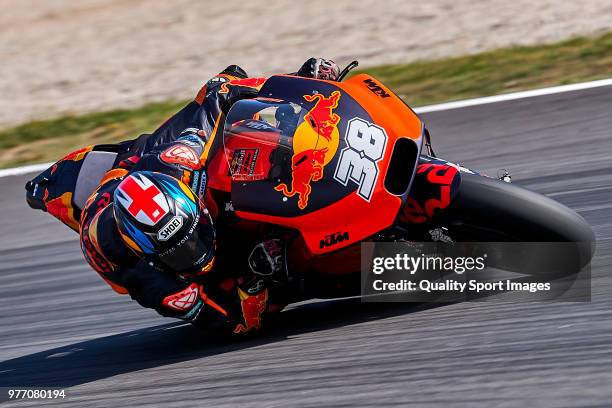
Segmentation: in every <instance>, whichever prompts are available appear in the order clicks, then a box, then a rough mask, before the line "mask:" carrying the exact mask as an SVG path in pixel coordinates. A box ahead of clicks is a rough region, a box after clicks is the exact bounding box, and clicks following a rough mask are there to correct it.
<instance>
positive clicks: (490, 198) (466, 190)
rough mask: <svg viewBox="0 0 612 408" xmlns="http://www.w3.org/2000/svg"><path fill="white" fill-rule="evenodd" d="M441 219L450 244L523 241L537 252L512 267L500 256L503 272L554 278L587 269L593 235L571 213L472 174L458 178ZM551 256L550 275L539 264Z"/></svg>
mask: <svg viewBox="0 0 612 408" xmlns="http://www.w3.org/2000/svg"><path fill="white" fill-rule="evenodd" d="M443 218H444V221H443V224H444V225H445V226H447V228H448V230H449V234H450V236H451V237H452V238H453V240H455V241H464V242H465V241H467V242H524V243H532V244H525V247H526V248H527V247H529V246H531V247H532V248H537V250H535V251H534V250H531V251H527V252H530V253H532V254H533V256H531V257H529V258H525V257H521V256H518V255H517V256H515V257H513V258H515V259H513V260H512V263H513V264H512V265H508V259H507V257H505V258H504V265H500V266H503V267H504V268H506V269H509V270H514V271H523V272H526V273H530V274H532V273H535V274H539V275H546V274H549V273H553V272H554V273H555V274H559V270H558V267H559V265H563V266H564V267H563V273H562V274H569V273H572V272H577V271H578V270H580V269H581V268H582V267H583V266H584V265H586V264H588V262H590V260H591V258H592V256H593V253H594V250H595V246H594V242H595V236H594V234H593V230H592V229H591V227H590V226H589V224H588V223H587V222H586V221H585V219H584V218H582V217H581V216H580V215H578V214H577V213H576V212H575V211H573V210H571V209H569V208H568V207H566V206H564V205H562V204H560V203H558V202H556V201H554V200H551V199H549V198H547V197H545V196H543V195H541V194H538V193H535V192H533V191H530V190H527V189H524V188H521V187H518V186H515V185H512V184H509V183H506V182H502V181H499V180H496V179H491V178H488V177H482V176H478V175H474V174H466V173H462V174H461V186H460V190H459V194H458V196H457V197H456V199H455V201H454V202H453V203H452V204H451V206H450V207H449V208H448V211H447V212H446V213H445V215H444V217H443ZM535 242H538V243H550V242H554V243H566V244H561V245H560V246H556V247H553V246H552V245H547V244H533V243H535ZM536 245H537V246H536ZM560 248H562V250H561V251H560ZM547 250H550V253H549V256H548V257H547V254H546V252H547ZM551 257H554V258H555V259H554V262H551V263H550V264H551V265H554V269H555V271H552V269H553V266H550V267H549V268H548V269H547V267H546V265H545V263H544V260H545V259H551Z"/></svg>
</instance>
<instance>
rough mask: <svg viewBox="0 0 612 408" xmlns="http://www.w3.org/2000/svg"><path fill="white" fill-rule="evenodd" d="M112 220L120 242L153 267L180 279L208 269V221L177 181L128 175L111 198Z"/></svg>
mask: <svg viewBox="0 0 612 408" xmlns="http://www.w3.org/2000/svg"><path fill="white" fill-rule="evenodd" d="M113 215H114V217H115V221H116V223H117V227H118V229H119V235H120V236H121V239H122V240H123V242H124V243H125V244H126V245H127V246H128V247H130V248H131V249H132V250H133V251H134V252H135V253H136V254H137V255H139V256H142V257H144V258H146V259H148V260H149V261H151V262H153V263H154V264H155V265H156V266H158V267H161V268H162V269H167V270H169V271H172V272H175V273H177V274H182V275H198V274H203V273H206V272H208V271H209V270H210V269H211V267H212V264H213V261H214V256H215V230H214V227H213V224H212V219H211V218H210V214H209V212H208V210H207V209H206V207H205V206H204V204H203V203H202V202H201V201H200V200H199V199H198V197H197V195H196V194H194V193H193V191H191V189H190V188H189V187H188V186H187V185H185V184H184V183H183V182H182V181H180V180H178V179H176V178H174V177H171V176H168V175H166V174H162V173H156V172H150V171H136V172H134V173H131V174H130V175H128V176H127V177H126V178H125V179H123V181H121V183H120V184H119V185H118V186H117V188H116V189H115V191H114V193H113Z"/></svg>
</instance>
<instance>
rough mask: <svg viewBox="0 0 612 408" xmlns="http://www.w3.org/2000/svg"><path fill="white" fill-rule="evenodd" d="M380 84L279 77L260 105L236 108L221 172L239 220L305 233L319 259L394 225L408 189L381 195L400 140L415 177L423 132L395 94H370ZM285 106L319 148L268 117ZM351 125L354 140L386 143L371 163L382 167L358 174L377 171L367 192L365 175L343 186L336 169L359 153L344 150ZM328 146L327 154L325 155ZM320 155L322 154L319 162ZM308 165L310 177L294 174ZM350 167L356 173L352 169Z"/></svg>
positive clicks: (360, 77)
mask: <svg viewBox="0 0 612 408" xmlns="http://www.w3.org/2000/svg"><path fill="white" fill-rule="evenodd" d="M374 81H375V80H374V79H373V78H371V77H369V76H367V75H358V76H356V77H354V78H351V79H350V80H348V81H346V82H344V83H336V82H329V81H320V80H312V79H304V78H299V77H293V76H275V77H272V78H270V79H269V80H268V81H267V82H266V84H265V85H264V87H263V88H262V90H261V91H260V98H258V99H256V100H247V101H240V102H238V103H236V104H235V105H234V106H233V107H232V109H231V110H230V112H229V113H228V117H227V120H226V126H225V133H224V152H225V158H226V161H227V164H226V166H227V169H226V170H225V171H226V172H227V173H226V174H229V175H231V198H232V203H233V206H234V208H235V210H236V214H237V215H238V216H239V217H241V218H244V219H250V220H255V221H260V222H266V223H273V224H278V225H282V226H286V227H289V228H294V229H296V230H298V231H300V232H301V234H302V237H303V239H304V241H305V243H306V246H307V248H308V250H309V251H310V252H312V253H313V254H322V253H326V252H331V251H334V250H337V249H340V248H343V247H346V246H348V245H350V244H353V243H355V242H358V241H360V240H363V239H364V238H366V237H368V236H371V235H373V234H375V233H377V232H379V231H381V230H383V229H385V228H387V227H388V226H390V225H391V224H392V223H393V222H394V221H395V218H396V216H397V214H398V211H399V209H400V207H401V205H402V203H403V202H404V201H405V199H406V197H407V195H408V191H409V184H406V186H405V188H404V189H403V191H402V192H401V193H398V194H392V193H390V192H389V191H388V190H387V189H386V188H385V178H386V177H387V176H389V175H388V174H387V169H388V167H389V162H390V160H391V157H392V155H393V152H394V149H395V145H396V142H397V140H398V139H408V140H411V141H412V143H415V148H414V150H413V152H414V155H415V157H412V158H410V162H412V163H406V171H407V172H409V174H410V177H408V178H407V180H408V181H410V180H411V179H412V176H413V174H414V169H415V168H416V160H417V157H418V154H420V148H421V144H422V132H423V126H422V123H421V121H420V120H419V119H418V117H417V116H416V115H415V114H414V113H413V112H412V111H411V110H410V108H408V107H407V105H406V104H404V103H403V102H402V101H401V100H400V99H399V98H398V97H397V96H395V95H394V94H393V93H392V92H391V91H390V90H387V89H386V88H384V87H382V85H380V86H379V87H380V88H381V89H383V90H384V91H385V92H384V93H385V95H386V96H385V97H384V98H383V97H381V95H380V93H377V92H374V91H373V90H372V84H373V83H374V84H376V82H374ZM287 106H292V107H294V108H295V111H296V114H297V115H298V116H299V120H298V122H297V127H298V128H299V126H301V125H303V123H304V122H305V121H307V120H309V121H310V125H311V127H312V128H313V129H316V131H317V132H318V134H317V138H315V139H312V140H317V142H316V143H315V144H316V146H315V145H313V146H312V147H310V149H308V148H305V147H304V141H303V140H302V139H304V136H303V134H302V133H303V132H302V133H300V132H299V131H296V130H295V129H294V130H290V131H287V129H281V127H282V126H281V125H280V124H279V123H280V122H279V123H276V124H274V123H271V122H273V121H270V120H265V119H264V118H263V117H262V116H265V114H263V113H265V111H266V109H267V108H273V109H275V111H276V112H278V111H279V110H280V109H288V108H287ZM262 114H263V115H262ZM274 116H275V117H276V116H277V113H275V114H274ZM281 116H282V115H281ZM276 125H278V126H276ZM303 126H305V125H303ZM350 126H357V127H359V129H361V130H358V131H357V133H356V134H357V135H358V136H357V137H364V135H363V133H360V132H362V130H363V129H365V130H366V131H368V132H369V131H372V132H376V134H377V135H378V136H377V137H378V138H379V139H380V138H382V136H381V135H384V138H385V144H384V149H383V150H382V152H381V153H380V158H379V159H378V160H377V161H376V162H375V163H376V166H377V169H376V170H374V169H372V168H366V170H362V173H363V172H367V171H370V170H372V171H374V172H375V173H376V174H375V177H371V178H370V181H371V180H374V182H373V183H372V185H373V187H372V188H371V189H369V190H368V189H367V188H366V189H363V188H361V187H362V185H361V184H363V183H362V181H363V179H364V178H365V177H366V176H367V175H365V176H362V178H361V179H359V178H358V177H357V178H355V177H353V174H352V173H351V177H347V178H345V180H344V181H345V182H344V183H343V182H340V181H339V177H338V172H339V170H338V169H339V166H338V162H339V161H340V160H341V159H342V157H343V155H349V156H350V155H351V154H352V155H353V157H354V156H355V152H348V153H346V152H347V151H348V150H351V149H354V148H353V147H352V146H351V145H350V143H349V142H348V141H347V138H348V137H349V134H348V133H349V131H350V132H351V135H352V136H351V137H353V140H355V133H354V129H353V130H351V129H350V128H349V127H350ZM373 134H374V133H372V135H373ZM325 136H329V137H328V138H327V139H328V142H327V143H326V144H324V146H323V147H322V146H321V145H319V141H320V140H323V139H322V138H321V137H325ZM366 136H367V135H366ZM334 137H337V138H338V139H339V140H338V141H337V147H336V146H335V145H333V144H331V143H330V142H329V141H333V139H334ZM372 140H373V139H371V143H373V144H375V142H374V141H372ZM376 143H378V142H376ZM379 146H380V145H379ZM306 147H309V146H306ZM325 148H328V150H326V151H325V152H324V154H323V155H321V153H320V152H321V150H324V149H325ZM330 151H331V153H333V155H330V154H329V153H330ZM316 153H319V154H320V155H319V156H318V157H317V156H314V154H316ZM309 154H311V155H312V156H308V155H309ZM308 160H310V163H314V165H312V166H311V165H309V166H310V167H311V168H310V169H307V170H306V171H304V173H306V174H298V172H299V171H301V170H302V169H301V168H300V167H299V166H301V165H303V163H304V162H305V161H308ZM348 170H349V171H352V170H353V169H352V168H351V167H350V166H349V167H348ZM300 177H302V178H301V179H300ZM296 179H297V181H298V182H296ZM300 183H302V184H300ZM308 187H309V188H308ZM295 190H298V193H295ZM300 191H301V192H302V193H304V192H307V193H308V194H307V195H306V194H299V192H300ZM364 191H365V192H364ZM368 193H369V195H368ZM330 237H331V238H330ZM336 237H338V238H339V239H336Z"/></svg>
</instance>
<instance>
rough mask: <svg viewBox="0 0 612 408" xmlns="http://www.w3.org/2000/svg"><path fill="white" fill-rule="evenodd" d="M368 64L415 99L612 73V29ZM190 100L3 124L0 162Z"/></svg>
mask: <svg viewBox="0 0 612 408" xmlns="http://www.w3.org/2000/svg"><path fill="white" fill-rule="evenodd" d="M361 72H367V73H369V74H371V75H373V76H374V77H376V78H378V79H379V80H380V81H382V82H383V83H384V84H386V85H387V86H388V87H390V88H391V89H393V90H394V91H395V92H396V93H397V94H399V95H400V96H401V97H403V98H404V99H405V100H406V101H407V102H408V103H409V104H410V105H412V106H419V105H425V104H430V103H436V102H443V101H450V100H457V99H464V98H473V97H478V96H487V95H495V94H500V93H506V92H512V91H518V90H524V89H532V88H538V87H544V86H551V85H560V84H568V83H574V82H580V81H585V80H592V79H599V78H606V77H610V76H612V33H608V34H604V35H601V36H598V37H580V38H574V39H571V40H567V41H563V42H560V43H556V44H550V45H538V46H529V47H511V48H503V49H498V50H494V51H490V52H484V53H481V54H475V55H468V56H462V57H457V58H445V59H440V60H431V61H417V62H412V63H408V64H394V65H385V66H379V67H373V68H367V69H364V70H362V71H361ZM185 103H186V102H184V101H182V102H177V101H169V102H162V103H153V104H148V105H145V106H142V107H139V108H135V109H120V110H112V111H106V112H96V113H90V114H85V115H79V116H66V117H61V118H58V119H52V120H44V121H36V122H31V123H27V124H24V125H20V126H17V127H14V128H10V129H4V130H1V131H0V167H9V166H13V165H17V164H22V163H33V162H42V161H52V160H55V159H57V158H58V157H61V156H62V155H63V154H65V153H67V152H69V151H71V150H72V149H74V148H76V147H79V146H83V145H87V144H97V143H106V142H116V141H119V140H123V139H128V138H133V137H136V136H138V135H139V134H141V133H144V132H151V131H152V130H154V129H155V128H156V127H157V126H159V124H161V123H162V122H163V121H164V120H165V119H166V118H167V117H169V116H170V115H171V114H172V113H174V112H176V111H177V110H178V109H179V108H180V107H182V106H183V105H184V104H185Z"/></svg>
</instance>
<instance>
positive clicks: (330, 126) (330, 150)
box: [274, 91, 340, 210]
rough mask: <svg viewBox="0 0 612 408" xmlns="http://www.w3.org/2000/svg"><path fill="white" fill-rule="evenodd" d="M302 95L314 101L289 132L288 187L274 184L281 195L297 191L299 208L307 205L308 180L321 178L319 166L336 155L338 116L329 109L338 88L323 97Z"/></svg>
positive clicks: (325, 163) (337, 100) (336, 99)
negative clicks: (290, 146) (290, 144)
mask: <svg viewBox="0 0 612 408" xmlns="http://www.w3.org/2000/svg"><path fill="white" fill-rule="evenodd" d="M304 99H305V100H306V101H308V102H315V105H314V106H313V107H312V108H311V109H310V110H309V111H308V113H307V114H306V115H304V121H303V122H302V123H301V124H300V125H299V126H298V127H297V129H296V130H295V133H294V135H293V157H292V159H291V170H292V173H291V188H289V186H287V184H285V183H281V184H279V185H277V186H276V187H274V189H275V190H276V191H280V192H281V193H283V195H284V196H285V197H293V196H296V195H297V196H298V207H299V208H300V209H301V210H303V209H304V208H306V206H307V205H308V200H309V197H310V193H311V192H312V187H311V184H312V183H313V182H316V181H319V180H321V179H322V178H323V169H324V168H325V166H326V165H327V164H328V163H329V162H330V161H331V160H332V158H333V157H334V156H335V155H336V152H337V150H338V145H339V143H340V134H339V132H338V124H339V123H340V116H338V115H337V114H336V113H334V112H333V110H334V109H336V108H337V107H338V102H339V100H340V92H339V91H333V92H332V93H331V95H330V96H329V97H327V98H326V97H325V96H324V95H322V94H320V93H316V94H313V95H304Z"/></svg>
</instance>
